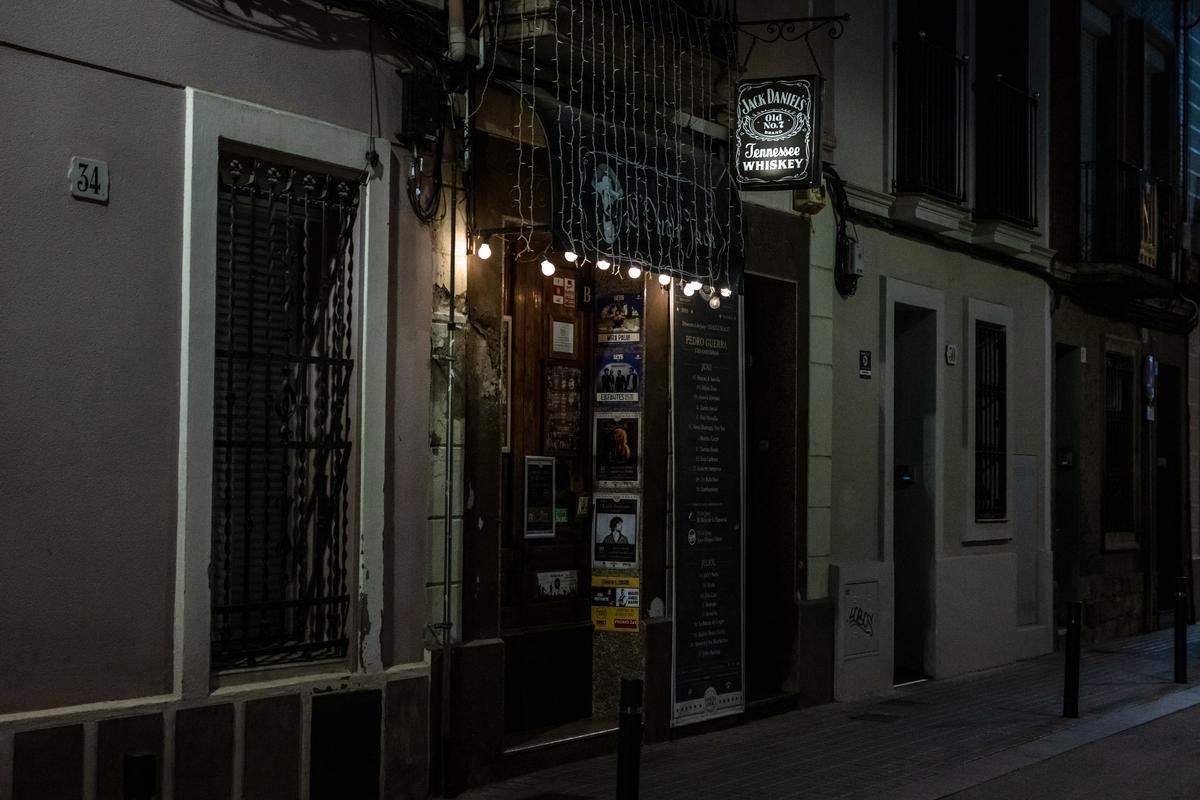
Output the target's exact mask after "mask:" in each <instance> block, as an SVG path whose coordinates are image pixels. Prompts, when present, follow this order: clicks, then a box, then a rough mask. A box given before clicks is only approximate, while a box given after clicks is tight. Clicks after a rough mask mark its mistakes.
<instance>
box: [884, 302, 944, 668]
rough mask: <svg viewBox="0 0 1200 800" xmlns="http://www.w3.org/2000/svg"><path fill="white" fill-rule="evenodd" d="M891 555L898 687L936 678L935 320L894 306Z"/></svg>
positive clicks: (912, 309)
mask: <svg viewBox="0 0 1200 800" xmlns="http://www.w3.org/2000/svg"><path fill="white" fill-rule="evenodd" d="M894 335H895V370H894V381H895V397H894V401H893V403H894V407H893V415H892V430H893V442H894V447H895V453H894V463H893V479H894V480H895V493H894V503H893V530H894V538H893V552H894V561H895V570H896V573H895V606H894V607H895V637H896V640H895V675H894V678H895V682H896V683H906V682H908V681H912V680H919V679H921V678H924V677H927V676H928V675H929V673H930V665H931V657H930V653H929V651H930V649H931V648H930V645H931V638H930V633H931V627H932V622H933V587H932V582H931V578H932V572H933V547H934V533H935V526H936V520H935V516H934V509H935V508H936V502H937V499H938V498H937V497H936V496H935V492H936V485H935V475H936V474H937V451H936V447H937V441H936V439H937V434H936V430H935V421H936V419H937V368H938V343H937V314H936V312H934V311H932V310H930V309H925V308H915V307H913V306H906V305H900V304H897V305H896V321H895V331H894Z"/></svg>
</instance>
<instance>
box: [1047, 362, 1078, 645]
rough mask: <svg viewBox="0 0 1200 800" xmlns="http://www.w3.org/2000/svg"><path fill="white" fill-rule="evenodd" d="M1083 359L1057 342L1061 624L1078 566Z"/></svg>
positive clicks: (1057, 596)
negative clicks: (1080, 419)
mask: <svg viewBox="0 0 1200 800" xmlns="http://www.w3.org/2000/svg"><path fill="white" fill-rule="evenodd" d="M1082 381H1083V364H1082V362H1081V353H1080V350H1079V348H1078V347H1071V346H1069V345H1065V344H1060V345H1058V346H1057V347H1056V349H1055V358H1054V509H1053V512H1052V513H1053V515H1054V519H1053V524H1054V541H1053V547H1054V618H1055V620H1057V623H1058V624H1059V625H1065V624H1066V619H1067V617H1066V609H1067V603H1069V602H1071V601H1072V600H1076V599H1078V596H1079V571H1080V563H1079V559H1080V553H1081V550H1080V542H1081V541H1082V537H1083V531H1082V530H1081V529H1080V520H1081V519H1082V513H1081V511H1082V509H1081V508H1080V501H1079V492H1080V487H1079V457H1080V452H1079V435H1080V430H1079V418H1080V416H1081V415H1082V413H1083V405H1082V403H1083V400H1082V397H1081V391H1082V388H1081V387H1082Z"/></svg>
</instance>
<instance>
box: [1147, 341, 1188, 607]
mask: <svg viewBox="0 0 1200 800" xmlns="http://www.w3.org/2000/svg"><path fill="white" fill-rule="evenodd" d="M1180 383H1181V382H1180V376H1179V368H1178V367H1169V366H1167V365H1165V364H1163V365H1161V366H1159V370H1158V393H1157V398H1156V401H1155V405H1156V407H1155V410H1154V426H1155V428H1156V429H1157V430H1156V431H1155V433H1156V436H1155V445H1156V448H1157V450H1158V453H1157V457H1156V459H1155V475H1154V478H1155V484H1156V485H1155V498H1154V502H1155V508H1154V518H1155V523H1156V524H1155V534H1154V579H1155V583H1156V584H1157V590H1156V592H1155V594H1156V596H1157V601H1158V602H1157V609H1158V625H1159V627H1164V626H1166V625H1170V624H1171V623H1172V621H1173V619H1174V609H1175V589H1176V580H1177V579H1178V578H1179V576H1181V575H1183V574H1184V572H1183V564H1184V561H1183V543H1184V537H1183V486H1184V484H1183V481H1184V478H1183V475H1184V462H1183V415H1182V414H1181V413H1180V411H1181V409H1180V406H1181V405H1182V403H1183V395H1182V391H1183V389H1182V386H1181V385H1180Z"/></svg>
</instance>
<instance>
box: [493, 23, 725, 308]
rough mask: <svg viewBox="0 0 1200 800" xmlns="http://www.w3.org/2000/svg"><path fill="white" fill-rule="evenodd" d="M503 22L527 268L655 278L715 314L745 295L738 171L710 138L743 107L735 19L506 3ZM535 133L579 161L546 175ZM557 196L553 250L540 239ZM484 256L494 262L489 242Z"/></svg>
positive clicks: (560, 164)
mask: <svg viewBox="0 0 1200 800" xmlns="http://www.w3.org/2000/svg"><path fill="white" fill-rule="evenodd" d="M492 2H493V3H494V4H496V5H498V4H499V0H492ZM726 6H728V3H727V4H726ZM708 7H709V10H710V11H711V9H712V5H711V4H709V6H708ZM503 8H504V11H505V14H506V15H507V18H508V20H509V25H508V26H507V27H506V28H505V31H506V34H505V38H506V42H505V44H506V46H507V47H509V48H511V51H512V52H513V53H514V54H515V65H514V66H515V73H516V85H515V87H513V88H515V89H516V91H517V94H518V102H517V111H516V114H515V121H514V131H513V133H514V137H513V138H514V139H515V140H516V142H517V145H516V158H515V165H516V168H515V175H514V180H513V185H512V190H511V192H512V194H511V203H512V207H513V208H514V209H516V210H517V211H518V214H516V215H515V216H516V217H517V218H518V220H519V222H518V223H517V224H516V225H515V226H514V230H515V234H514V237H513V241H514V247H515V251H514V252H515V253H516V255H517V257H518V258H521V259H524V260H538V259H540V263H541V268H542V272H543V274H545V275H547V276H551V275H554V273H555V272H556V270H557V269H558V265H556V264H555V259H556V258H561V259H562V260H564V261H566V262H568V263H570V264H573V265H575V266H576V267H584V266H588V265H590V266H592V267H593V268H594V269H596V270H598V271H600V272H609V273H610V274H615V275H624V276H626V277H628V278H631V279H634V280H638V279H641V278H642V277H643V275H650V276H651V277H652V278H655V279H657V280H658V282H659V283H660V284H661V285H662V286H663V287H670V286H671V285H672V284H677V285H678V286H679V287H680V289H681V290H682V292H683V294H685V295H687V296H692V295H694V294H696V293H700V295H701V296H702V297H703V298H704V299H705V300H707V301H708V302H709V303H710V304H711V305H712V306H713V307H714V308H715V307H719V306H720V302H721V298H722V297H729V296H730V295H731V294H732V293H733V291H734V290H735V289H736V288H737V287H736V286H735V285H734V280H735V272H736V269H737V265H738V264H739V263H740V257H741V252H742V242H741V219H740V209H739V207H738V205H737V202H736V192H735V191H734V190H733V189H732V188H731V187H732V180H731V176H730V175H729V170H728V166H727V164H728V159H726V158H724V157H721V155H720V153H719V147H720V146H721V143H719V142H717V141H715V140H714V139H713V137H711V136H710V135H709V131H710V130H711V129H710V128H709V127H708V124H709V123H711V121H713V120H715V119H716V118H717V115H718V114H721V113H728V111H729V109H731V108H732V107H733V97H734V81H735V75H734V73H733V70H732V69H731V66H732V65H734V64H736V63H737V60H736V39H735V37H734V36H733V35H732V26H731V25H729V24H728V23H729V17H728V14H729V9H728V8H726V11H725V12H724V14H725V17H724V19H722V18H721V17H720V16H714V15H713V14H711V13H710V14H703V15H701V14H697V13H694V12H693V11H692V10H690V9H687V8H684V7H683V6H682V5H680V3H679V2H677V0H551V2H547V1H546V0H517V2H512V1H511V0H509V2H506V3H504V6H503ZM496 14H497V18H499V10H497V11H496ZM538 125H541V126H545V127H549V126H554V127H556V129H557V130H556V132H555V133H556V136H557V137H558V140H559V142H558V144H559V146H561V147H562V148H568V147H569V148H572V152H571V154H570V157H569V158H568V157H565V156H564V157H561V158H557V159H556V158H554V157H553V154H552V157H551V159H550V163H549V168H548V169H547V168H546V167H541V166H539V165H538V164H537V163H536V162H535V159H534V153H533V149H532V148H531V147H530V145H529V143H531V142H536V141H538V130H537V127H536V126H538ZM546 138H547V139H549V138H550V137H549V136H547V137H546ZM547 196H549V198H550V201H549V204H550V206H551V208H550V211H551V212H552V214H553V217H554V220H555V225H554V226H553V227H554V240H555V244H556V245H557V247H558V249H557V250H552V249H551V247H550V246H549V245H545V246H542V244H541V243H542V242H544V241H545V240H546V238H547V237H544V236H537V235H536V234H537V232H539V231H541V230H544V228H545V225H538V224H537V223H536V222H535V212H536V211H537V210H538V207H539V205H540V204H541V202H543V201H544V198H546V197H547ZM476 253H477V255H478V256H479V257H480V258H488V257H489V256H490V255H491V245H490V244H489V243H488V241H486V238H485V239H484V240H482V241H480V242H479V244H478V247H477V250H476Z"/></svg>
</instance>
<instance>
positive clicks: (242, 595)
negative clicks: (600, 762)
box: [0, 2, 444, 798]
mask: <svg viewBox="0 0 1200 800" xmlns="http://www.w3.org/2000/svg"><path fill="white" fill-rule="evenodd" d="M334 5H336V4H334ZM85 6H86V4H78V3H37V4H34V3H16V4H8V5H6V7H5V8H4V10H3V11H0V27H2V28H3V30H4V33H3V35H2V38H3V40H4V41H3V42H2V43H0V65H2V66H0V71H2V72H3V74H4V79H3V81H0V98H2V102H3V104H4V106H5V108H6V109H7V110H8V113H7V114H6V117H5V119H6V122H5V125H4V128H5V136H4V137H3V144H2V145H0V164H2V165H3V166H2V167H0V171H3V173H4V175H5V176H6V184H7V185H8V187H9V189H10V190H11V192H10V193H9V195H8V197H7V199H6V200H5V201H4V216H5V219H6V220H7V222H6V223H5V225H4V226H3V233H0V240H2V241H3V252H4V255H3V257H2V269H0V273H2V274H3V279H2V282H3V286H4V289H3V294H4V308H5V310H4V312H3V315H2V319H3V326H4V330H5V333H6V334H7V335H6V336H5V337H4V339H5V343H4V345H3V352H2V355H0V358H2V359H3V361H4V363H5V365H6V366H7V367H8V368H9V370H10V371H11V372H12V373H13V374H14V375H16V374H18V373H19V374H23V375H25V378H23V379H14V380H6V381H5V382H4V389H3V390H2V391H3V405H4V409H5V414H4V422H3V433H2V435H3V438H4V441H5V447H4V453H3V456H0V459H2V460H3V467H2V468H0V474H2V475H3V477H2V478H0V498H2V499H0V504H2V506H3V509H4V517H5V519H6V520H7V521H6V523H5V525H4V531H3V533H2V534H0V552H2V553H3V559H2V560H3V564H4V566H3V567H0V583H2V584H3V585H4V596H5V602H4V603H3V610H2V611H0V630H2V631H3V638H4V641H5V644H4V647H3V648H0V675H3V680H2V681H0V685H2V686H3V688H2V689H0V796H3V797H6V798H8V797H12V798H27V797H30V798H31V797H38V798H45V797H56V798H71V797H77V798H85V797H86V798H93V797H94V798H109V797H151V796H154V797H162V796H173V797H175V798H184V797H205V798H217V797H256V798H266V797H280V798H284V797H286V798H296V797H312V798H317V797H378V796H387V797H423V796H425V795H426V794H427V788H426V787H427V770H428V759H427V744H428V727H427V725H428V722H427V715H428V692H429V670H428V665H427V662H426V658H425V651H424V639H423V632H424V628H425V609H424V605H425V599H424V596H425V594H424V591H423V587H422V572H421V566H420V565H421V564H422V562H423V560H424V547H423V542H424V536H425V525H426V522H425V519H424V517H423V515H422V514H421V511H420V509H421V508H422V505H421V504H422V499H423V498H424V495H425V486H426V482H427V475H426V466H427V459H426V455H425V453H426V447H427V444H426V443H427V439H428V422H427V420H428V417H427V403H426V397H427V392H428V389H427V387H428V382H429V368H428V359H427V357H426V356H425V354H426V353H427V351H428V340H429V311H428V308H429V305H428V294H427V293H426V292H427V291H428V289H427V287H428V286H429V285H430V283H431V281H432V259H433V248H431V247H430V241H431V237H430V236H429V235H428V234H426V233H425V232H424V229H422V228H421V227H420V225H419V224H418V223H417V221H416V219H415V217H414V215H413V212H412V211H411V210H410V208H409V205H408V203H407V202H406V201H405V200H404V199H403V192H402V187H403V183H404V170H405V169H406V167H407V159H406V158H405V157H404V153H403V151H401V150H399V149H398V148H395V147H393V145H392V144H390V143H389V139H390V137H391V132H392V131H394V130H397V129H399V128H401V127H403V120H402V118H401V115H400V112H399V107H398V103H397V100H398V98H399V96H400V95H399V88H398V81H397V76H396V71H395V68H396V67H397V66H401V65H402V63H403V61H404V59H405V58H406V56H405V55H404V54H403V53H401V52H400V50H401V48H399V47H398V45H397V43H396V41H395V40H394V39H393V38H391V37H389V36H388V35H386V34H385V32H384V31H385V28H386V25H385V23H382V22H379V21H377V22H375V23H370V22H368V20H367V18H366V17H364V16H362V15H360V14H357V13H353V12H352V11H347V10H346V9H344V8H332V7H328V6H326V7H323V6H320V5H315V4H314V5H313V6H311V7H300V6H296V7H293V8H291V9H280V8H279V7H278V6H275V5H273V4H257V3H255V4H248V5H246V6H243V7H241V8H240V9H238V10H234V9H232V8H226V7H225V6H223V5H222V4H220V3H207V2H177V3H172V2H167V3H151V4H146V3H136V2H118V3H109V4H105V6H104V8H103V10H101V9H98V8H96V7H91V6H87V7H85ZM414 9H415V10H414V19H419V16H418V15H417V12H419V11H420V8H418V7H414ZM425 10H426V11H428V9H425ZM413 27H417V26H416V24H415V23H413ZM438 35H439V41H438V48H439V50H441V49H444V38H443V33H442V29H441V28H439V29H438ZM376 48H378V50H377V49H376ZM373 81H377V82H376V83H374V84H373ZM373 89H375V90H376V91H374V92H373V91H372V90H373ZM376 95H377V96H376ZM383 131H387V134H383V133H382V132H383Z"/></svg>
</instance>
